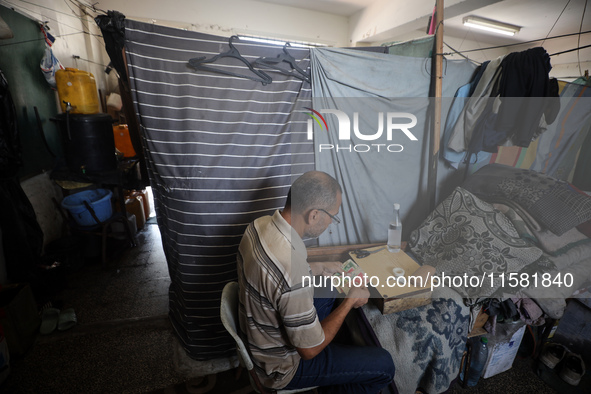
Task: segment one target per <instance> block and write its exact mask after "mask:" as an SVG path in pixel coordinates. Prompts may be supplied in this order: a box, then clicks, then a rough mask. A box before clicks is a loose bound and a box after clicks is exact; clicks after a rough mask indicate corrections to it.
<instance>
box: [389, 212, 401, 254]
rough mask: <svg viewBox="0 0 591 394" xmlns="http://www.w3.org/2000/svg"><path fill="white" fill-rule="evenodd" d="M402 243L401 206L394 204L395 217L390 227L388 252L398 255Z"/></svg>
mask: <svg viewBox="0 0 591 394" xmlns="http://www.w3.org/2000/svg"><path fill="white" fill-rule="evenodd" d="M401 243H402V222H401V221H400V204H394V216H393V217H392V220H391V221H390V225H389V226H388V251H390V252H392V253H397V252H399V251H400V244H401Z"/></svg>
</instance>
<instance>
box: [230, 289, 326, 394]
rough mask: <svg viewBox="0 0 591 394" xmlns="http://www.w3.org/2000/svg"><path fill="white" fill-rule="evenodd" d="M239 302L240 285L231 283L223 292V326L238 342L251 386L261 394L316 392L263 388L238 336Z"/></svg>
mask: <svg viewBox="0 0 591 394" xmlns="http://www.w3.org/2000/svg"><path fill="white" fill-rule="evenodd" d="M238 302H239V301H238V283H237V282H230V283H228V284H226V286H224V290H223V291H222V302H221V306H220V317H221V319H222V324H223V325H224V327H225V328H226V330H227V331H228V332H229V333H230V335H231V336H232V338H234V341H235V342H236V351H237V352H238V360H239V361H240V364H241V365H242V366H243V367H245V368H246V369H247V370H248V374H249V378H250V384H251V385H252V386H253V388H254V389H255V390H256V391H257V392H258V393H261V394H273V393H277V394H294V393H303V392H306V391H312V390H314V389H315V387H308V388H302V389H295V390H274V389H269V388H266V387H263V385H262V384H261V382H260V380H259V377H258V376H257V374H256V371H255V370H254V364H253V363H252V359H251V358H250V354H249V353H248V350H247V349H246V346H245V345H244V342H243V341H242V338H240V335H239V334H238V324H239V323H238Z"/></svg>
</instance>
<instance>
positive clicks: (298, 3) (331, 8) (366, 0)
mask: <svg viewBox="0 0 591 394" xmlns="http://www.w3.org/2000/svg"><path fill="white" fill-rule="evenodd" d="M259 1H260V2H262V3H272V4H279V5H286V6H290V7H296V8H303V9H306V10H312V11H318V12H325V13H327V14H334V15H340V16H351V15H353V14H355V13H356V12H359V11H361V10H362V9H364V8H366V7H367V6H369V5H371V4H373V3H375V2H376V0H259Z"/></svg>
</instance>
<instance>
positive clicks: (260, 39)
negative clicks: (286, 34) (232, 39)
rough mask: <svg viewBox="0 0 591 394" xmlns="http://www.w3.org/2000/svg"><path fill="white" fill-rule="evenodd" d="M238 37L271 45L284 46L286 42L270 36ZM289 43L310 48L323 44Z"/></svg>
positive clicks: (293, 45)
mask: <svg viewBox="0 0 591 394" xmlns="http://www.w3.org/2000/svg"><path fill="white" fill-rule="evenodd" d="M238 38H240V39H241V40H244V41H253V42H260V43H263V44H272V45H280V46H284V45H285V44H286V43H287V42H286V41H282V40H274V39H272V38H263V37H251V36H243V35H239V36H238ZM289 45H291V46H292V47H299V48H310V47H318V46H324V45H323V44H317V43H298V42H291V41H290V42H289Z"/></svg>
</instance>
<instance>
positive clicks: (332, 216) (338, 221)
mask: <svg viewBox="0 0 591 394" xmlns="http://www.w3.org/2000/svg"><path fill="white" fill-rule="evenodd" d="M316 209H317V210H319V211H322V212H324V213H325V214H327V215H328V216H330V218H331V219H332V221H333V222H335V223H336V224H340V223H341V219H339V218H338V217H337V215H331V214H330V213H328V211H326V210H324V209H322V208H316Z"/></svg>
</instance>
